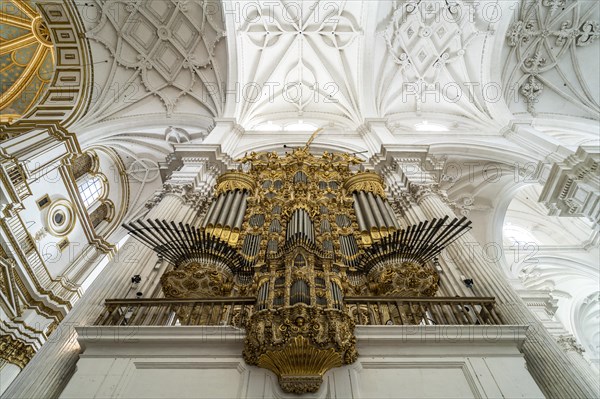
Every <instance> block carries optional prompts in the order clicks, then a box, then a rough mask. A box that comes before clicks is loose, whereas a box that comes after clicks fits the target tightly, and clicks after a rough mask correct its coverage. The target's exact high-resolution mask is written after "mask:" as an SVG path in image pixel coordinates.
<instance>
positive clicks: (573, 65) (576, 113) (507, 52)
mask: <svg viewBox="0 0 600 399" xmlns="http://www.w3.org/2000/svg"><path fill="white" fill-rule="evenodd" d="M516 8H517V10H516V13H515V15H514V18H513V19H512V21H511V23H510V25H509V27H508V30H507V33H506V46H504V51H503V52H502V58H501V59H502V60H504V66H503V70H502V81H503V85H504V93H505V98H506V102H507V103H508V106H509V107H510V110H511V111H512V112H513V113H514V114H515V115H519V116H521V115H524V116H529V115H534V116H538V117H545V118H554V119H555V118H557V117H561V116H562V117H572V118H591V119H595V120H597V119H598V117H599V115H600V105H599V104H600V74H598V60H599V59H600V46H598V40H599V38H600V24H599V23H600V2H598V1H589V0H583V1H574V0H541V1H531V0H525V1H522V2H521V4H520V5H519V7H516Z"/></svg>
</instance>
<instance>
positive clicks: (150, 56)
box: [75, 0, 227, 130]
mask: <svg viewBox="0 0 600 399" xmlns="http://www.w3.org/2000/svg"><path fill="white" fill-rule="evenodd" d="M78 4H79V10H80V12H81V15H82V18H83V21H84V24H85V27H86V29H87V37H88V38H89V42H90V45H91V49H92V54H93V62H94V93H93V99H92V104H91V106H90V109H89V111H88V112H87V114H86V116H85V117H84V118H83V120H82V121H80V123H79V124H78V125H77V126H76V127H75V129H76V130H86V128H89V127H90V126H94V125H96V124H98V123H102V122H105V123H106V122H107V121H108V122H110V121H113V122H116V123H118V122H120V120H122V119H126V118H129V119H136V118H137V120H138V121H139V120H143V119H144V118H148V117H149V118H155V117H156V115H159V116H161V117H162V119H163V122H162V123H165V122H164V119H166V118H170V117H175V116H176V115H188V117H189V116H192V117H193V118H194V120H195V122H196V125H198V126H200V127H204V128H206V127H208V126H210V125H211V123H212V122H213V118H215V117H218V116H220V115H222V113H223V106H224V103H225V101H224V93H225V87H224V85H225V83H226V79H227V57H226V44H225V39H224V38H225V28H224V21H223V18H222V12H221V8H220V2H219V1H210V0H204V1H201V2H199V1H179V0H95V1H93V2H92V1H90V2H88V3H83V2H79V3H78ZM165 127H166V126H165Z"/></svg>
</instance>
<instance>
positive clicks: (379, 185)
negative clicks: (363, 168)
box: [344, 172, 386, 199]
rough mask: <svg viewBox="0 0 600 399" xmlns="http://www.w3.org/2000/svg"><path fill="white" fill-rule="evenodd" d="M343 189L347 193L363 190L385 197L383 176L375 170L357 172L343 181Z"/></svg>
mask: <svg viewBox="0 0 600 399" xmlns="http://www.w3.org/2000/svg"><path fill="white" fill-rule="evenodd" d="M344 189H345V190H346V191H347V192H348V193H353V192H355V191H364V192H366V193H373V194H375V195H379V196H380V197H381V198H384V199H385V198H386V195H385V189H384V184H383V178H382V177H381V176H379V175H378V174H377V173H375V172H359V173H357V174H355V175H354V176H352V177H350V178H349V179H348V180H346V181H345V182H344Z"/></svg>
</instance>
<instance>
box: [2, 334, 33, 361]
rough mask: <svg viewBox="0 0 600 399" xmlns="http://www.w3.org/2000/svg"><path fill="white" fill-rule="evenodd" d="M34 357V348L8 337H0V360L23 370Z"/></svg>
mask: <svg viewBox="0 0 600 399" xmlns="http://www.w3.org/2000/svg"><path fill="white" fill-rule="evenodd" d="M33 355H35V348H34V347H33V346H31V345H29V344H27V343H25V342H23V341H21V340H20V339H15V338H13V337H11V336H10V335H0V359H3V360H5V361H6V362H8V363H12V364H14V365H16V366H19V367H20V368H23V367H25V366H26V365H27V363H29V361H30V360H31V358H32V357H33Z"/></svg>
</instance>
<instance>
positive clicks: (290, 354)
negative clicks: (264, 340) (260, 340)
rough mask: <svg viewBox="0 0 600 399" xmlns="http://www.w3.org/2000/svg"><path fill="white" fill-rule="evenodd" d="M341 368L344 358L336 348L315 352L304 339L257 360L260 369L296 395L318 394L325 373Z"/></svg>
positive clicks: (296, 338) (299, 337) (300, 338)
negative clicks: (272, 375) (268, 371)
mask: <svg viewBox="0 0 600 399" xmlns="http://www.w3.org/2000/svg"><path fill="white" fill-rule="evenodd" d="M341 365H342V361H341V356H340V355H339V354H338V353H337V352H336V351H335V350H334V349H332V348H329V349H327V350H323V349H316V348H315V347H314V346H312V345H311V344H310V342H309V341H308V340H307V339H306V338H304V337H302V336H297V337H295V338H293V339H292V340H291V342H290V343H289V344H288V345H287V346H286V347H285V348H284V349H282V350H280V351H268V352H267V353H265V354H263V355H261V357H260V359H259V361H258V366H260V367H262V368H265V369H268V370H271V371H272V372H273V373H275V374H276V375H277V376H278V377H279V385H280V386H281V388H282V389H283V391H284V392H288V393H297V394H302V393H308V392H316V391H318V390H319V387H320V386H321V383H322V382H323V374H325V373H326V372H327V371H328V370H330V369H332V368H334V367H340V366H341Z"/></svg>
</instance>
